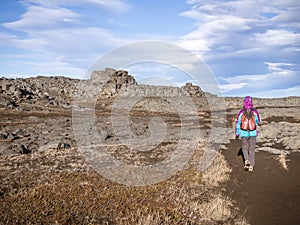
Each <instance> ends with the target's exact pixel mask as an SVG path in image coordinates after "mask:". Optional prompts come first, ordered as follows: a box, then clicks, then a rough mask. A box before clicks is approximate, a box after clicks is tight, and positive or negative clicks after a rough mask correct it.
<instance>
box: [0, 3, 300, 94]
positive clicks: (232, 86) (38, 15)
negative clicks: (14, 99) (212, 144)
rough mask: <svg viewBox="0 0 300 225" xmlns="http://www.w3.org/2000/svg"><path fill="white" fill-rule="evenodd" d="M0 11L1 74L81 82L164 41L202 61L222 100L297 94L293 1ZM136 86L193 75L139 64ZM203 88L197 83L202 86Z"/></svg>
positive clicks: (25, 6) (299, 52)
mask: <svg viewBox="0 0 300 225" xmlns="http://www.w3.org/2000/svg"><path fill="white" fill-rule="evenodd" d="M0 4H1V7H0V49H1V50H0V76H5V77H28V76H36V75H48V76H49V75H63V76H69V77H76V78H83V77H84V74H85V73H86V71H87V70H88V68H89V67H90V66H91V65H92V64H93V63H94V62H95V61H96V60H97V59H98V58H99V57H101V56H103V55H105V54H106V53H107V52H109V51H111V50H112V49H116V48H118V47H120V46H124V45H126V44H131V43H135V42H139V41H149V40H155V41H164V42H168V43H172V44H175V45H178V46H180V47H183V48H185V49H187V50H189V51H190V52H192V53H193V54H196V55H197V56H199V57H200V58H201V59H202V60H203V62H205V64H206V65H207V67H208V68H209V69H210V71H211V72H212V74H213V75H214V76H215V78H216V80H217V82H218V84H219V87H220V89H221V91H222V93H223V95H224V96H245V95H252V96H257V97H285V96H291V95H297V96H300V65H299V64H300V63H299V62H300V33H299V31H300V17H299V16H298V15H299V11H300V2H299V1H298V0H273V1H269V0H231V1H230V0H209V1H208V0H182V1H179V0H175V1H174V0H172V1H171V0H164V1H158V0H152V1H140V0H139V1H138V0H126V1H125V0H124V1H122V0H109V1H108V0H52V1H49V0H22V1H20V0H10V1H1V3H0ZM128 70H129V72H130V73H131V74H133V75H134V76H135V77H136V78H137V79H138V81H139V80H141V81H142V80H145V79H146V78H147V77H149V76H158V77H159V78H160V79H161V78H163V79H165V80H168V81H170V82H172V83H175V84H177V85H181V84H184V83H185V82H186V81H190V80H191V79H190V77H188V76H186V75H185V74H183V73H181V72H176V71H175V70H174V68H173V67H172V66H168V65H164V64H159V63H157V65H153V63H139V64H137V65H133V66H131V67H129V68H128ZM200 86H201V84H200Z"/></svg>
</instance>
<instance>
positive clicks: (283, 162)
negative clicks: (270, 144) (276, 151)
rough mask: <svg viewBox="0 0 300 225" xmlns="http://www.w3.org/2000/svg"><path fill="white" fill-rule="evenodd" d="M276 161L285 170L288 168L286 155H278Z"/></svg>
mask: <svg viewBox="0 0 300 225" xmlns="http://www.w3.org/2000/svg"><path fill="white" fill-rule="evenodd" d="M278 161H279V163H280V165H281V166H282V167H283V168H284V169H285V170H288V166H287V162H288V159H287V158H286V154H280V155H279V156H278Z"/></svg>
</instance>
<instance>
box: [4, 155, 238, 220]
mask: <svg viewBox="0 0 300 225" xmlns="http://www.w3.org/2000/svg"><path fill="white" fill-rule="evenodd" d="M198 153H199V151H198ZM218 159H219V160H218ZM222 160H224V159H223V158H222V157H221V156H219V157H218V158H216V160H215V162H214V163H213V165H212V166H211V167H210V168H209V170H210V171H209V170H208V171H206V172H205V173H204V174H202V173H201V172H199V171H198V170H197V168H196V165H190V166H187V167H186V168H185V169H184V170H182V171H179V172H178V173H177V174H175V175H174V176H173V177H171V178H170V179H168V180H166V181H164V182H161V183H158V184H154V185H150V186H144V187H133V186H125V185H120V184H116V183H113V182H111V181H109V180H107V179H105V178H103V177H102V176H101V175H99V174H97V173H96V172H94V171H93V170H90V169H89V168H88V167H87V165H86V164H85V163H84V161H83V159H82V158H81V156H80V155H79V153H78V152H77V151H76V150H75V149H70V150H64V151H58V150H54V149H53V150H51V151H46V152H43V153H37V154H32V155H27V156H24V155H21V156H10V157H2V158H0V166H1V171H0V179H1V189H0V193H1V202H0V208H1V210H0V221H3V224H128V225H129V224H149V225H150V224H215V223H221V224H222V223H227V222H228V221H233V216H232V214H231V212H232V203H231V202H230V200H229V199H228V198H226V197H225V196H223V194H222V193H221V192H220V191H219V189H216V187H214V185H215V184H220V182H218V181H217V179H220V180H221V181H224V180H225V178H224V177H227V176H226V175H224V172H222V173H217V171H218V170H220V169H221V167H222V166H224V165H226V164H225V163H224V162H222ZM195 161H196V160H195V159H194V160H193V162H195ZM215 167H218V169H217V168H215ZM223 169H224V168H223ZM225 171H227V172H228V169H226V170H225ZM227 172H226V173H227ZM226 173H225V174H226ZM213 175H215V178H212V177H211V178H210V179H208V178H207V177H208V176H213ZM203 180H204V181H205V182H203Z"/></svg>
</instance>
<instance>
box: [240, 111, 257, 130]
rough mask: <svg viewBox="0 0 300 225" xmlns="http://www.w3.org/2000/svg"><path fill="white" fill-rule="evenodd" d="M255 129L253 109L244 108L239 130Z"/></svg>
mask: <svg viewBox="0 0 300 225" xmlns="http://www.w3.org/2000/svg"><path fill="white" fill-rule="evenodd" d="M255 129H256V122H255V117H254V113H253V111H252V110H251V109H250V110H244V112H243V114H242V119H241V130H246V131H253V130H255Z"/></svg>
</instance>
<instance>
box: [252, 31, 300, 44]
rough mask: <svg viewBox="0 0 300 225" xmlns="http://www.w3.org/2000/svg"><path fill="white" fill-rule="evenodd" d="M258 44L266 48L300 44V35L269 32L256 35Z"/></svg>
mask: <svg viewBox="0 0 300 225" xmlns="http://www.w3.org/2000/svg"><path fill="white" fill-rule="evenodd" d="M255 37H256V40H257V42H259V43H261V44H262V45H264V46H284V45H293V44H297V43H300V34H298V33H294V32H291V31H287V30H267V31H266V32H264V33H257V34H255Z"/></svg>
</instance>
